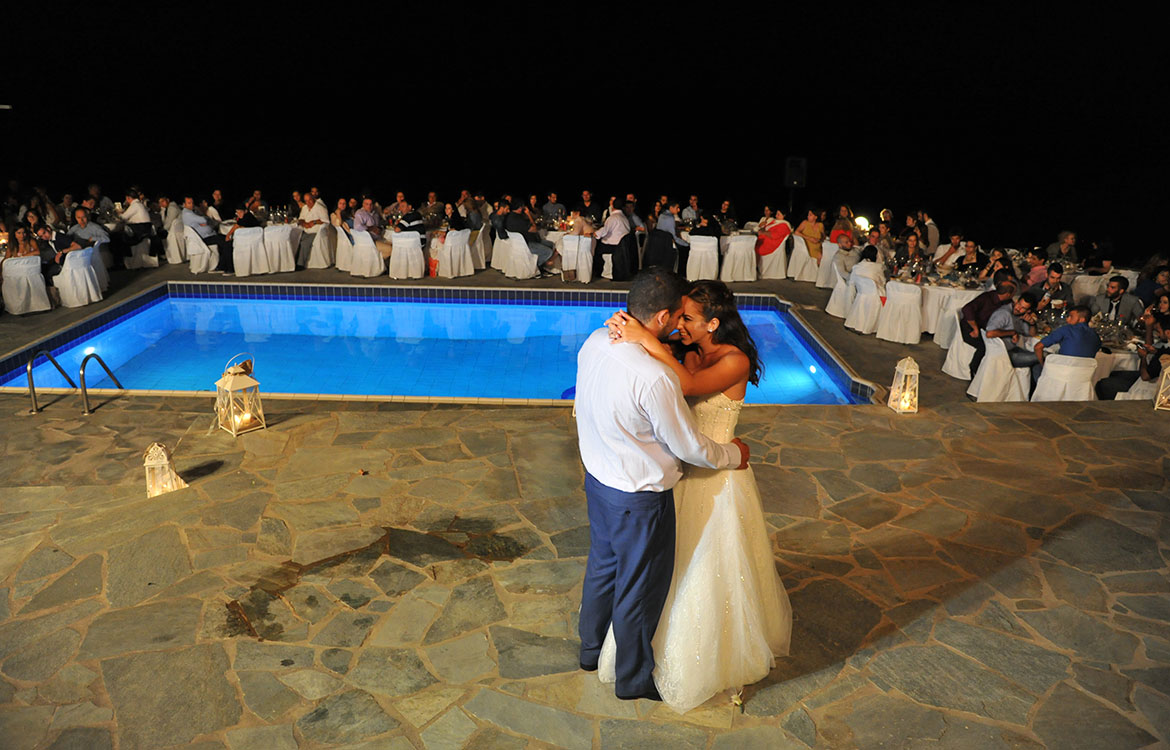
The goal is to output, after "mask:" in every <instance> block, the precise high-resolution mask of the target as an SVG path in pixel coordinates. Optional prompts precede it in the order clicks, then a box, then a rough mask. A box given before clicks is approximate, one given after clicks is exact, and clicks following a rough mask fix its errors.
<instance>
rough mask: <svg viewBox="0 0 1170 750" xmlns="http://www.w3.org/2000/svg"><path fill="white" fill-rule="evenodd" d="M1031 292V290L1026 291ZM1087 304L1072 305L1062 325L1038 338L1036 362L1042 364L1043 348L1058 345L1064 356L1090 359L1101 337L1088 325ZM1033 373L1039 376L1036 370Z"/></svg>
mask: <svg viewBox="0 0 1170 750" xmlns="http://www.w3.org/2000/svg"><path fill="white" fill-rule="evenodd" d="M1026 294H1031V292H1030V291H1029V292H1026ZM1089 317H1090V315H1089V306H1088V305H1073V306H1072V307H1070V308H1069V310H1068V317H1067V318H1065V323H1064V325H1062V326H1060V327H1058V328H1054V329H1053V330H1052V333H1050V334H1048V335H1047V336H1045V337H1044V338H1042V339H1040V341H1038V342H1037V343H1036V346H1035V347H1034V350H1035V354H1036V359H1037V361H1038V363H1039V364H1040V365H1041V366H1043V365H1044V350H1045V349H1051V348H1052V347H1054V346H1056V345H1057V344H1059V345H1060V353H1061V354H1063V355H1065V356H1066V357H1088V358H1089V359H1092V358H1093V357H1096V356H1097V352H1099V351H1100V350H1101V337H1100V336H1098V335H1097V332H1096V331H1094V330H1093V329H1092V328H1090V327H1089ZM1033 375H1035V376H1036V377H1039V374H1038V372H1035V371H1034V372H1033Z"/></svg>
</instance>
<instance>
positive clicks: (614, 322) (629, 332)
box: [605, 310, 661, 351]
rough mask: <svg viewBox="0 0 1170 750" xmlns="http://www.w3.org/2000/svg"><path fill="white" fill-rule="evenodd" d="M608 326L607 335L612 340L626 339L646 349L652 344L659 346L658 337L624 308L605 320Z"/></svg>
mask: <svg viewBox="0 0 1170 750" xmlns="http://www.w3.org/2000/svg"><path fill="white" fill-rule="evenodd" d="M605 324H606V325H607V326H609V337H610V338H611V339H613V340H614V341H628V342H630V343H632V344H641V345H642V347H643V348H644V349H646V350H647V351H649V350H650V347H652V346H661V344H660V342H659V341H658V338H657V337H655V336H654V335H652V334H651V333H650V332H649V331H647V330H646V327H645V326H643V325H642V324H641V323H640V322H639V321H638V319H637V318H635V317H633V316H631V315H630V314H629V313H627V312H626V311H624V310H619V311H617V312H616V313H614V314H613V317H612V318H610V319H609V320H607V321H605Z"/></svg>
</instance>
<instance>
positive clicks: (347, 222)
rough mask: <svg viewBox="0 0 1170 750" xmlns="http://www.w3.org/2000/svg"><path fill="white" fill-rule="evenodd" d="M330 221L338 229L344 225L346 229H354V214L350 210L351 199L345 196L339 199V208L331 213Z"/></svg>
mask: <svg viewBox="0 0 1170 750" xmlns="http://www.w3.org/2000/svg"><path fill="white" fill-rule="evenodd" d="M329 223H330V224H332V225H333V226H335V227H337V228H338V229H341V228H342V227H344V228H345V229H346V230H350V229H353V215H352V214H351V213H350V212H349V201H347V200H346V199H345V198H338V199H337V208H335V209H334V210H333V213H331V214H329Z"/></svg>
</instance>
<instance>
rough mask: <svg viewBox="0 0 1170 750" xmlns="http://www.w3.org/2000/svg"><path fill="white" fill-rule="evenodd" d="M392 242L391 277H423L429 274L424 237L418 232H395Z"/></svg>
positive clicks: (391, 236) (391, 238)
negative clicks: (424, 254)
mask: <svg viewBox="0 0 1170 750" xmlns="http://www.w3.org/2000/svg"><path fill="white" fill-rule="evenodd" d="M390 242H391V243H392V244H393V245H394V249H393V250H392V251H391V252H390V278H392V279H421V278H422V277H423V276H426V275H427V262H426V259H425V258H423V251H422V237H421V236H420V235H419V233H418V232H394V233H393V234H391V235H390Z"/></svg>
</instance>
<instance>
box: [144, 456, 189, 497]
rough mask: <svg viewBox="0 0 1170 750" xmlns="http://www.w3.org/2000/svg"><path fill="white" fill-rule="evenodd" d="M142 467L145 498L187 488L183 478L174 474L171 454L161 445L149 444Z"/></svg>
mask: <svg viewBox="0 0 1170 750" xmlns="http://www.w3.org/2000/svg"><path fill="white" fill-rule="evenodd" d="M142 465H143V466H144V467H145V468H146V496H147V497H154V496H156V495H162V494H164V493H167V492H173V491H175V490H181V489H183V488H184V487H186V486H187V483H186V482H184V481H183V478H182V477H180V476H179V475H178V473H177V472H175V464H174V461H173V460H172V459H171V452H170V451H169V450H167V447H166V446H165V445H163V444H162V443H151V445H150V447H149V448H147V449H146V454H145V455H144V456H143V459H142Z"/></svg>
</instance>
